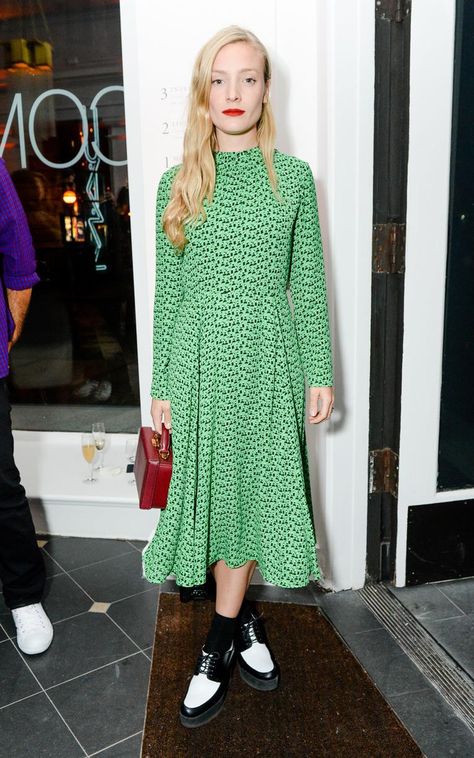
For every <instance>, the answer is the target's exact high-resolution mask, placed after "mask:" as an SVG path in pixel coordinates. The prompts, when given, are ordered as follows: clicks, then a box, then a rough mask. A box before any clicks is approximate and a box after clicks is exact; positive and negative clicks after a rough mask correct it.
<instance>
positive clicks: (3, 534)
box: [0, 379, 45, 609]
mask: <svg viewBox="0 0 474 758" xmlns="http://www.w3.org/2000/svg"><path fill="white" fill-rule="evenodd" d="M10 413H11V407H10V402H9V399H8V390H7V382H6V379H0V579H1V581H2V584H3V596H4V599H5V604H6V605H7V606H8V608H10V609H12V608H19V607H21V606H23V605H30V604H31V603H39V602H40V601H41V598H42V595H43V590H44V584H45V566H44V560H43V556H42V554H41V550H40V549H39V547H38V545H37V544H36V534H35V527H34V525H33V520H32V518H31V512H30V506H29V504H28V500H27V498H26V494H25V490H24V487H23V486H22V484H21V483H20V474H19V472H18V469H17V467H16V466H15V461H14V458H13V435H12V427H11V415H10Z"/></svg>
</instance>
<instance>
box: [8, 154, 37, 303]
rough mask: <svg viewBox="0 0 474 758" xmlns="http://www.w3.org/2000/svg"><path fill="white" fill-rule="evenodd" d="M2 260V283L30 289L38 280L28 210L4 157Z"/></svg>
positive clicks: (16, 288) (14, 288) (14, 287)
mask: <svg viewBox="0 0 474 758" xmlns="http://www.w3.org/2000/svg"><path fill="white" fill-rule="evenodd" d="M0 260H1V270H2V278H3V283H4V285H5V287H7V288H8V289H11V290H24V289H29V288H30V287H32V286H33V285H34V284H36V283H37V282H39V276H38V275H37V273H36V257H35V251H34V248H33V241H32V239H31V234H30V230H29V228H28V222H27V220H26V215H25V211H24V210H23V206H22V204H21V201H20V198H19V197H18V194H17V191H16V189H15V185H14V184H13V181H12V179H11V177H10V174H9V173H8V170H7V167H6V164H5V161H4V160H3V159H0Z"/></svg>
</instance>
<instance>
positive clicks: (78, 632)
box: [28, 613, 137, 689]
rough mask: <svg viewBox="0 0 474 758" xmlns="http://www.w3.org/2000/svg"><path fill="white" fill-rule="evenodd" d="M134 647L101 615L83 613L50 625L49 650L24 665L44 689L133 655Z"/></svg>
mask: <svg viewBox="0 0 474 758" xmlns="http://www.w3.org/2000/svg"><path fill="white" fill-rule="evenodd" d="M136 649H137V648H136V646H135V645H134V644H133V643H132V642H131V641H130V640H129V639H128V638H127V637H126V636H125V634H123V632H121V631H120V629H117V627H116V625H115V624H114V622H113V621H112V620H111V619H109V617H108V616H107V615H106V614H103V613H84V614H82V615H81V616H76V617H75V618H72V619H68V620H67V621H61V622H60V623H58V624H55V625H54V639H53V642H52V644H51V647H50V648H48V650H46V652H44V653H42V654H41V655H38V656H28V665H29V666H30V667H31V669H32V671H33V672H34V673H35V675H36V676H37V677H38V679H39V681H40V682H41V684H42V685H43V687H44V688H45V689H46V688H47V687H51V686H52V685H55V684H59V683H61V682H64V681H65V680H67V679H70V678H71V677H74V676H79V675H80V674H85V673H86V672H88V671H92V670H93V669H96V668H98V667H99V666H104V665H106V664H108V663H111V662H112V661H116V660H117V659H118V658H123V657H125V656H127V655H130V654H131V653H134V652H135V651H136Z"/></svg>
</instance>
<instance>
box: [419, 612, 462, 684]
mask: <svg viewBox="0 0 474 758" xmlns="http://www.w3.org/2000/svg"><path fill="white" fill-rule="evenodd" d="M424 626H425V627H426V629H427V630H428V631H429V632H430V634H431V635H432V636H433V637H434V638H435V639H436V641H437V642H438V643H439V644H440V645H442V646H443V647H444V649H445V650H446V651H447V652H448V653H449V655H451V657H452V658H454V659H455V660H456V661H457V662H458V663H459V665H460V666H462V667H463V668H464V669H465V671H467V672H468V674H470V675H471V676H472V677H474V614H469V615H467V616H460V617H458V618H453V619H444V620H441V621H425V622H424Z"/></svg>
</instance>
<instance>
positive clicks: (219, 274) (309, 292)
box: [142, 147, 333, 587]
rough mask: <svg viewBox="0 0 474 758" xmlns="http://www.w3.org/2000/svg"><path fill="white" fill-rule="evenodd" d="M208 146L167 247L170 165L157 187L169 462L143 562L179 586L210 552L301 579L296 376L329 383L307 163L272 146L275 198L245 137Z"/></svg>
mask: <svg viewBox="0 0 474 758" xmlns="http://www.w3.org/2000/svg"><path fill="white" fill-rule="evenodd" d="M214 158H215V162H216V184H215V191H214V198H213V201H212V203H208V201H207V199H206V200H205V201H204V206H205V208H206V212H207V220H206V221H205V223H203V224H200V225H198V226H196V227H194V228H190V227H186V235H187V238H188V239H189V242H188V244H187V245H186V247H185V249H184V253H181V254H180V255H177V254H176V252H175V250H174V248H173V246H172V245H171V243H170V242H169V240H168V238H167V237H166V235H165V233H164V232H163V230H162V228H161V215H162V213H163V210H164V208H165V206H166V204H167V202H168V199H169V194H170V187H171V182H172V179H173V177H174V175H175V173H176V171H177V169H178V168H179V166H178V165H176V166H173V167H171V168H169V169H168V170H166V171H165V172H164V174H163V175H162V177H161V180H160V183H159V187H158V194H157V209H156V210H157V227H156V294H155V305H154V341H153V357H154V361H153V378H152V387H151V395H152V397H153V398H159V399H162V400H165V399H167V400H170V403H171V427H172V431H171V444H172V447H173V473H172V477H171V482H170V488H169V493H168V501H167V506H166V508H165V509H164V510H163V511H162V512H161V514H160V519H159V522H158V526H157V528H156V531H155V532H154V534H153V536H152V537H151V538H150V540H149V542H148V543H147V545H146V547H145V548H144V550H143V553H142V557H143V575H144V576H145V577H146V578H147V579H148V580H149V581H150V582H157V583H159V582H162V581H164V580H165V579H166V578H167V577H168V576H169V575H170V574H172V575H174V576H175V577H176V582H177V584H178V585H181V586H192V585H195V584H201V583H203V582H205V580H206V571H207V568H208V566H209V565H210V564H211V563H213V562H214V561H217V560H219V559H224V560H225V561H226V563H227V565H228V566H230V567H232V568H235V567H237V566H241V565H242V564H243V563H245V562H246V561H248V560H256V561H258V567H259V569H260V572H261V574H262V576H263V577H264V579H265V580H266V581H268V582H270V583H271V584H275V585H278V586H280V587H301V586H304V585H306V584H308V581H309V578H310V575H314V577H315V578H316V579H317V578H319V577H320V570H319V566H318V561H317V556H316V551H315V533H314V523H313V516H312V507H311V494H310V484H309V476H308V457H307V447H306V437H305V377H306V381H307V384H308V386H331V385H332V382H333V377H332V354H331V338H330V329H329V319H328V308H327V295H326V280H325V267H324V259H323V250H322V244H321V234H320V227H319V218H318V207H317V198H316V189H315V184H314V179H313V174H312V172H311V168H310V166H309V164H308V163H307V162H306V161H303V160H301V159H299V158H297V157H295V156H292V155H288V154H286V153H283V152H281V151H279V150H275V151H274V166H275V171H276V173H277V176H278V180H279V191H280V194H281V195H282V197H283V199H284V202H283V203H279V202H278V200H277V199H276V198H275V197H274V194H273V192H272V188H271V185H270V182H269V179H268V175H267V171H266V166H265V162H264V160H263V156H262V153H261V151H260V148H259V147H251V148H247V149H245V150H240V151H234V152H227V151H217V152H215V153H214ZM287 288H289V289H290V294H291V301H292V304H293V306H294V312H293V314H292V311H291V309H290V305H289V302H288V297H287V293H286V291H287Z"/></svg>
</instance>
